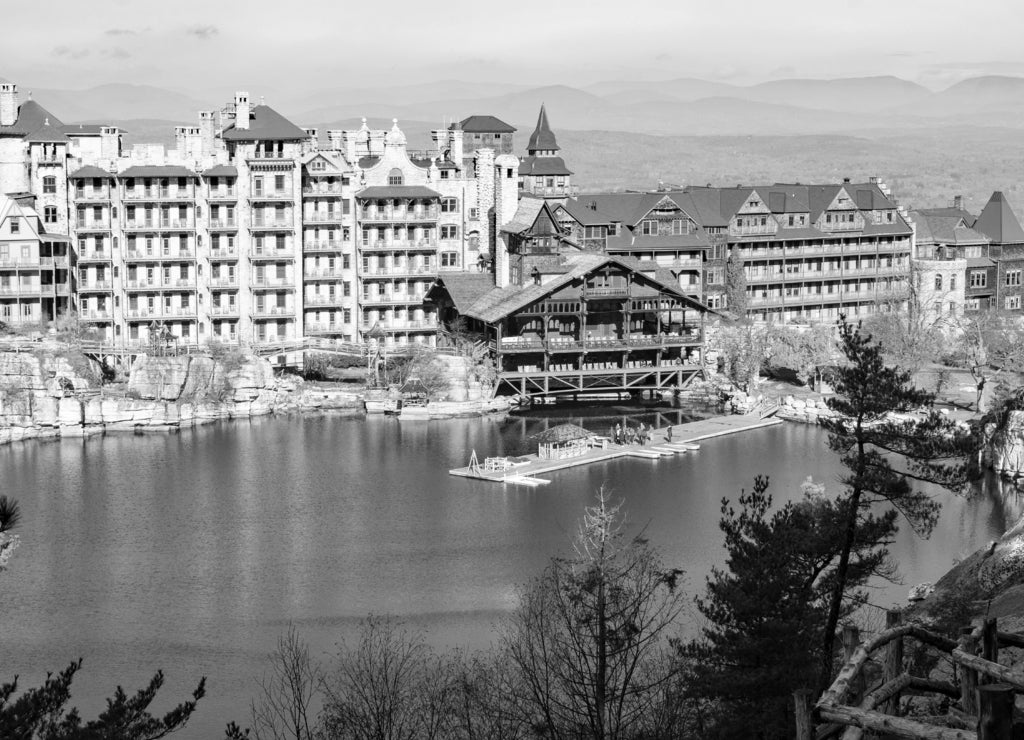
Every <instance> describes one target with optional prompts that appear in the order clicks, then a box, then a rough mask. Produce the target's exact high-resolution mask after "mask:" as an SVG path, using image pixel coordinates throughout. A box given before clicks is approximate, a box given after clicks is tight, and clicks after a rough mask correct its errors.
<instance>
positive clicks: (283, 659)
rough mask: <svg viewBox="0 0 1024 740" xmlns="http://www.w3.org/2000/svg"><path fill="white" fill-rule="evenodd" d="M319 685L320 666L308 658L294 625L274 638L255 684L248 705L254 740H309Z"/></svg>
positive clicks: (319, 689)
mask: <svg viewBox="0 0 1024 740" xmlns="http://www.w3.org/2000/svg"><path fill="white" fill-rule="evenodd" d="M322 682H323V675H322V673H321V670H320V667H319V666H318V665H317V664H316V663H315V662H314V661H313V660H311V659H310V657H309V645H307V644H306V643H305V642H304V641H303V640H302V638H301V637H299V633H298V630H296V629H295V626H294V625H291V624H290V625H288V631H287V632H285V633H284V634H283V635H281V636H280V637H279V638H277V649H276V650H275V651H274V653H273V656H272V658H271V668H270V672H269V673H265V674H264V675H263V678H262V679H261V680H260V681H259V686H260V691H259V697H258V698H257V699H254V700H253V702H252V733H253V737H254V738H255V740H310V739H311V738H313V737H314V730H315V721H316V720H315V718H316V711H315V706H314V705H315V703H316V702H317V701H318V700H319V697H320V694H321V688H322Z"/></svg>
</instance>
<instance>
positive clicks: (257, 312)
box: [252, 306, 295, 318]
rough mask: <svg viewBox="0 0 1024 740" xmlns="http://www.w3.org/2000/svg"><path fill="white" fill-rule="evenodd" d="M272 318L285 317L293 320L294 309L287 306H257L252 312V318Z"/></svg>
mask: <svg viewBox="0 0 1024 740" xmlns="http://www.w3.org/2000/svg"><path fill="white" fill-rule="evenodd" d="M273 316H287V317H289V318H295V309H294V308H289V307H287V306H263V307H262V308H261V307H259V306H257V307H256V308H254V309H253V310H252V317H253V318H270V317H273Z"/></svg>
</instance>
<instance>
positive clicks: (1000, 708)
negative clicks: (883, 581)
mask: <svg viewBox="0 0 1024 740" xmlns="http://www.w3.org/2000/svg"><path fill="white" fill-rule="evenodd" d="M908 639H913V640H916V641H917V642H919V643H922V644H925V645H928V646H930V647H931V648H934V649H935V650H937V651H939V653H940V654H943V655H947V656H948V657H949V659H950V660H951V661H952V663H953V665H954V666H955V667H956V671H955V672H954V675H955V676H956V683H952V682H946V681H937V680H934V679H929V678H924V677H921V676H913V675H911V674H909V673H908V672H907V671H906V668H905V667H904V647H905V645H904V642H905V640H908ZM843 647H844V651H845V656H846V662H845V664H844V665H843V667H842V669H841V670H840V671H839V675H838V676H837V677H836V679H835V681H833V682H832V685H831V686H829V688H828V690H826V691H825V693H824V694H822V696H821V698H820V699H818V702H817V704H816V705H815V706H814V707H813V708H812V707H811V692H810V691H797V692H796V694H795V696H794V701H795V705H796V720H797V740H826V738H830V737H841V738H842V740H860V738H862V737H864V736H865V732H867V733H868V735H867V736H868V737H883V738H890V737H896V738H908V739H909V740H1014V739H1015V738H1018V737H1024V724H1020V723H1018V725H1016V726H1015V725H1014V722H1013V708H1014V702H1015V697H1016V694H1017V693H1022V694H1024V670H1021V669H1019V668H1018V669H1013V668H1010V667H1009V666H1007V665H1003V664H1001V663H1000V662H999V655H1000V649H1002V648H1024V635H1019V634H1011V633H1006V632H1000V631H999V630H998V628H997V624H996V620H995V619H992V618H989V619H985V620H984V621H983V622H981V623H979V624H976V625H974V626H971V627H966V628H964V630H963V632H962V634H961V636H960V639H959V641H953V640H951V639H949V638H947V637H944V636H942V635H939V634H936V633H934V632H931V631H930V630H928V629H926V628H924V627H923V626H921V625H919V624H914V623H907V624H903V623H902V618H901V614H900V612H899V611H895V610H894V611H890V612H888V613H887V616H886V629H885V630H884V631H882V632H880V633H879V634H877V635H876V636H875V637H873V638H872V639H870V640H868V641H867V642H861V641H860V637H859V634H858V632H857V628H856V627H852V626H851V627H846V628H845V629H844V631H843ZM871 660H874V661H878V662H880V663H881V664H882V679H881V681H880V682H879V683H878V684H877V685H876V686H874V687H872V688H871V689H870V690H868V688H867V683H866V676H865V667H866V666H867V665H868V662H869V661H871ZM905 694H917V695H922V694H925V695H927V694H937V695H943V696H946V697H948V698H949V700H950V706H949V710H948V712H947V714H944V715H939V716H934V717H913V718H912V717H904V716H900V700H901V698H902V696H903V695H905ZM815 720H816V721H818V723H819V724H818V726H817V728H815V727H814V721H815Z"/></svg>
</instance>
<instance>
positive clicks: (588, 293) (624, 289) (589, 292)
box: [583, 285, 630, 298]
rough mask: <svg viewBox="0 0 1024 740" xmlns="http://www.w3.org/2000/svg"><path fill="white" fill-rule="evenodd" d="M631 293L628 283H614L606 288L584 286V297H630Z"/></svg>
mask: <svg viewBox="0 0 1024 740" xmlns="http://www.w3.org/2000/svg"><path fill="white" fill-rule="evenodd" d="M629 295H630V291H629V286H628V285H613V286H609V287H604V288H589V287H588V288H584V289H583V297H584V298H628V297H629Z"/></svg>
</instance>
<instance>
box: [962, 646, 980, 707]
mask: <svg viewBox="0 0 1024 740" xmlns="http://www.w3.org/2000/svg"><path fill="white" fill-rule="evenodd" d="M973 631H974V628H973V627H964V628H963V629H961V630H960V644H961V645H962V646H963V650H964V652H965V653H969V654H970V655H977V653H978V641H977V639H975V638H974V637H972V636H971V633H972V632H973ZM960 672H961V674H962V675H961V677H960V705H961V707H962V709H963V710H964V712H966V713H967V714H970V715H972V716H977V715H978V672H977V671H976V670H974V669H973V668H968V667H967V666H960Z"/></svg>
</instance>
